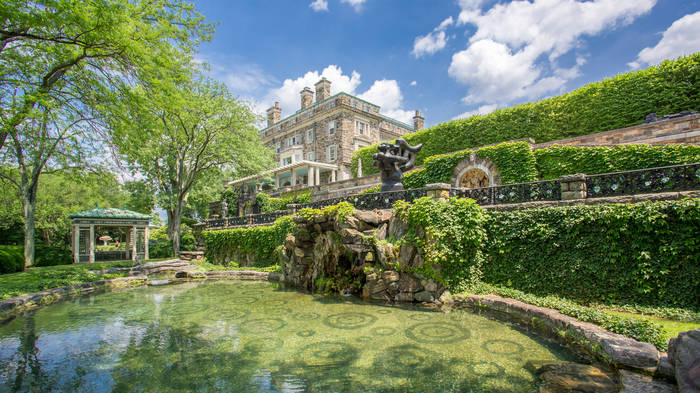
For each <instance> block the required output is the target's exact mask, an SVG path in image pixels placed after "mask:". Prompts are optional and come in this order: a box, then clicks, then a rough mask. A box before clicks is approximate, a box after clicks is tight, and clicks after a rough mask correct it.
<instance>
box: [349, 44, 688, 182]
mask: <svg viewBox="0 0 700 393" xmlns="http://www.w3.org/2000/svg"><path fill="white" fill-rule="evenodd" d="M699 109H700V53H696V54H693V55H690V56H687V57H681V58H679V59H677V60H673V61H671V60H668V61H664V62H662V63H661V64H659V65H656V66H653V67H649V68H647V69H645V70H639V71H635V72H629V73H626V74H621V75H617V76H615V77H613V78H608V79H605V80H603V81H600V82H595V83H590V84H588V85H585V86H583V87H581V88H579V89H576V90H574V91H572V92H570V93H567V94H562V95H559V96H555V97H551V98H547V99H544V100H540V101H537V102H533V103H527V104H522V105H517V106H514V107H511V108H505V109H499V110H496V111H494V112H492V113H490V114H488V115H483V116H482V115H477V116H472V117H470V118H467V119H462V120H453V121H450V122H447V123H442V124H438V125H436V126H434V127H431V128H427V129H425V130H421V131H418V132H415V133H412V134H407V135H405V136H404V138H405V139H406V141H407V142H408V143H410V144H412V145H415V144H419V143H423V148H422V149H421V151H420V152H419V153H418V156H417V157H416V165H421V164H422V163H423V161H424V160H425V159H426V158H427V157H430V156H433V155H436V154H443V153H447V152H451V151H456V150H461V149H467V148H473V147H477V146H485V145H489V144H493V143H500V142H504V141H509V140H516V139H520V138H533V139H535V141H536V142H547V141H554V140H558V139H564V138H570V137H575V136H580V135H586V134H591V133H595V132H601V131H606V130H612V129H617V128H623V127H629V126H633V125H636V124H640V123H642V122H643V121H644V118H645V117H646V115H647V114H649V113H651V112H655V113H657V114H658V115H659V116H663V115H667V114H671V113H677V112H680V111H684V110H699ZM376 152H377V145H372V146H368V147H365V148H362V149H360V150H358V151H356V152H355V153H354V154H353V159H352V171H353V175H354V176H357V166H358V164H357V163H358V160H362V172H363V174H364V175H369V174H372V173H377V169H376V168H374V167H373V166H372V154H374V153H376Z"/></svg>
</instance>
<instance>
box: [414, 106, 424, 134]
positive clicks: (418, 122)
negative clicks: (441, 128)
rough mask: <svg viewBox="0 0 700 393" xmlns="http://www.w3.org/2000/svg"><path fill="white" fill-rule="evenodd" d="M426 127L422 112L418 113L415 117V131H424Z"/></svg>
mask: <svg viewBox="0 0 700 393" xmlns="http://www.w3.org/2000/svg"><path fill="white" fill-rule="evenodd" d="M424 126H425V119H424V118H423V115H421V113H420V111H418V110H417V111H416V115H415V116H413V131H418V130H422V129H423V127H424Z"/></svg>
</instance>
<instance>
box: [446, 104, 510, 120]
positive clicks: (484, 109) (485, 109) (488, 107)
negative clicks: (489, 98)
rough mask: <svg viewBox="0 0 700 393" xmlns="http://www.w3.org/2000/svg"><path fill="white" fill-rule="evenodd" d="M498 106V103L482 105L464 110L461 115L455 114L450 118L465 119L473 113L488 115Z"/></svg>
mask: <svg viewBox="0 0 700 393" xmlns="http://www.w3.org/2000/svg"><path fill="white" fill-rule="evenodd" d="M498 108H499V105H498V104H489V105H482V106H480V107H479V108H477V109H475V110H473V111H468V112H464V113H462V114H461V115H458V116H455V117H453V118H452V120H457V119H466V118H468V117H472V116H474V115H488V114H489V113H491V112H493V111H495V110H496V109H498Z"/></svg>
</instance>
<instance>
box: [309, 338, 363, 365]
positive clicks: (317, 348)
mask: <svg viewBox="0 0 700 393" xmlns="http://www.w3.org/2000/svg"><path fill="white" fill-rule="evenodd" d="M356 355H357V350H356V349H355V348H353V347H352V346H351V345H349V344H346V343H343V342H335V341H322V342H319V343H313V344H309V345H307V346H305V347H304V348H302V349H301V351H300V352H299V356H300V357H301V359H303V361H304V363H306V365H307V366H332V365H343V364H347V363H349V362H351V361H352V360H353V359H354V358H355V356H356Z"/></svg>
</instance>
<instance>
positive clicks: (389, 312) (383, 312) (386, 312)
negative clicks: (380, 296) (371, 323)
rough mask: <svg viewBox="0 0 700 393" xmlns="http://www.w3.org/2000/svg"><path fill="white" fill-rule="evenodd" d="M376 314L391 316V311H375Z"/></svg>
mask: <svg viewBox="0 0 700 393" xmlns="http://www.w3.org/2000/svg"><path fill="white" fill-rule="evenodd" d="M377 314H391V310H385V309H384V310H377Z"/></svg>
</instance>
